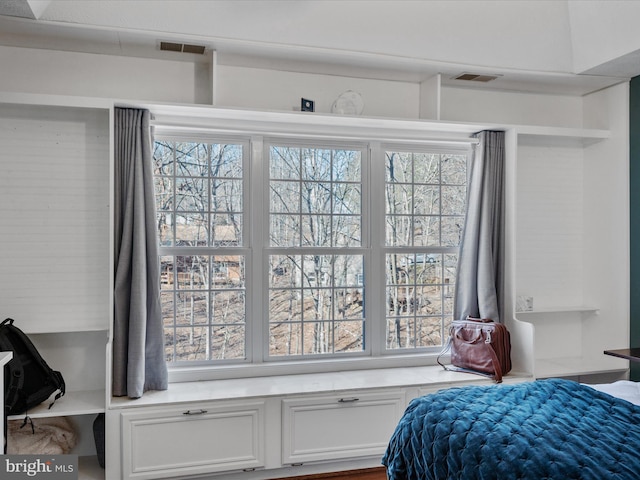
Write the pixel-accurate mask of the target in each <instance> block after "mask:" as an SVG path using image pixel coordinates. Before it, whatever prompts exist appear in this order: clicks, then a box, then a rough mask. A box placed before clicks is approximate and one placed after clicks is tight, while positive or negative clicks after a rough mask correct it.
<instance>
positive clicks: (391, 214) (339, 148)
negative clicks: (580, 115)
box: [154, 134, 469, 368]
mask: <svg viewBox="0 0 640 480" xmlns="http://www.w3.org/2000/svg"><path fill="white" fill-rule="evenodd" d="M468 157H469V155H468V147H466V146H465V147H460V146H458V145H450V146H448V145H429V144H421V145H395V144H394V145H383V144H380V143H376V142H338V141H335V142H334V141H331V142H326V141H320V142H318V141H311V140H309V141H306V140H300V139H295V140H291V139H290V140H287V139H281V138H276V139H271V138H263V137H260V138H257V137H246V138H237V139H234V138H231V139H229V138H223V137H221V136H216V135H215V134H212V135H207V136H206V137H203V136H195V135H189V134H185V135H181V136H178V137H170V136H157V137H156V141H155V150H154V167H155V198H156V208H157V228H158V233H159V238H160V255H161V258H160V265H161V302H162V312H163V323H164V329H165V353H166V359H167V361H168V362H169V363H170V365H171V366H173V367H177V368H179V367H181V366H190V365H201V366H204V367H216V366H229V365H268V364H274V363H277V364H281V363H283V362H284V363H287V362H290V361H293V362H294V363H295V364H296V365H299V364H300V362H303V363H305V362H307V363H308V362H311V363H313V362H314V361H317V360H322V361H323V362H324V363H326V361H329V362H331V361H336V362H344V361H345V360H350V359H351V360H353V359H358V360H362V359H384V358H389V357H391V356H398V355H407V354H409V355H415V354H420V353H435V352H437V351H439V350H440V349H441V348H442V344H443V341H444V340H445V332H446V331H447V328H448V325H449V323H450V322H451V320H452V312H453V293H454V289H455V273H456V268H457V254H458V247H459V241H460V237H461V233H462V225H463V224H464V214H465V210H466V181H467V162H468ZM290 365H291V363H290ZM329 368H330V367H329Z"/></svg>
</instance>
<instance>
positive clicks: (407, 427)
mask: <svg viewBox="0 0 640 480" xmlns="http://www.w3.org/2000/svg"><path fill="white" fill-rule="evenodd" d="M382 463H383V464H384V465H385V466H386V468H387V476H388V478H389V480H430V479H433V480H446V479H463V480H467V479H469V480H472V479H482V480H487V479H500V480H508V479H514V480H515V479H527V480H529V479H530V480H542V479H554V480H567V479H593V480H605V479H607V480H608V479H617V480H631V479H640V388H639V387H638V384H637V383H635V382H628V381H621V382H615V383H613V384H607V385H594V386H589V385H584V384H580V383H576V382H572V381H569V380H562V379H549V380H537V381H534V382H526V383H521V384H515V385H513V384H512V385H506V384H503V385H486V386H467V387H457V388H450V389H447V390H442V391H440V392H437V393H434V394H432V395H427V396H424V397H420V398H417V399H414V400H413V401H412V402H411V403H410V404H409V406H408V407H407V410H406V411H405V413H404V415H403V417H402V418H401V419H400V421H399V423H398V425H397V427H396V430H395V432H394V434H393V436H392V437H391V440H390V442H389V445H388V447H387V451H386V453H385V455H384V457H383V459H382Z"/></svg>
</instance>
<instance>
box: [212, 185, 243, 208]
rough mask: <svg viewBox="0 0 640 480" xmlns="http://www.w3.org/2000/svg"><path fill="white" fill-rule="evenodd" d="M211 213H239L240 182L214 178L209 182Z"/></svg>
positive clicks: (240, 201)
mask: <svg viewBox="0 0 640 480" xmlns="http://www.w3.org/2000/svg"><path fill="white" fill-rule="evenodd" d="M211 211H212V212H241V211H242V181H240V180H227V179H220V178H215V179H212V180H211Z"/></svg>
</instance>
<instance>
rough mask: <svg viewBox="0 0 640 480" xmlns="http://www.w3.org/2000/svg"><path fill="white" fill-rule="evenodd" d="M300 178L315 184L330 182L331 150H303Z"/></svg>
mask: <svg viewBox="0 0 640 480" xmlns="http://www.w3.org/2000/svg"><path fill="white" fill-rule="evenodd" d="M301 178H302V179H303V180H314V181H316V182H322V181H330V180H331V178H332V175H331V150H325V149H319V148H303V149H302V172H301Z"/></svg>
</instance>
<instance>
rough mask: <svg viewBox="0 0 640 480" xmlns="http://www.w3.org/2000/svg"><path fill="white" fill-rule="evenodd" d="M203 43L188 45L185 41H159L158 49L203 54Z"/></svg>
mask: <svg viewBox="0 0 640 480" xmlns="http://www.w3.org/2000/svg"><path fill="white" fill-rule="evenodd" d="M205 48H206V47H205V46H204V45H188V44H185V43H174V42H160V50H163V51H165V52H182V53H196V54H198V55H203V54H204V51H205Z"/></svg>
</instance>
